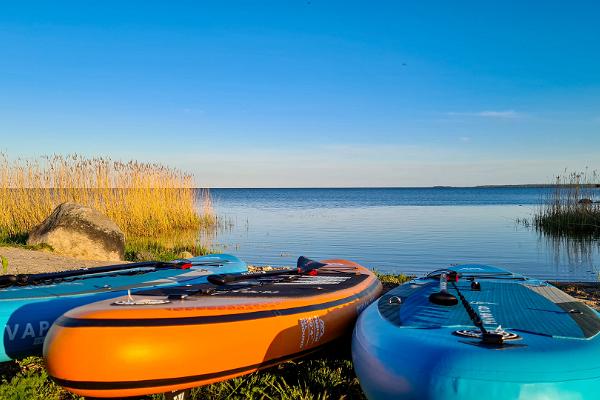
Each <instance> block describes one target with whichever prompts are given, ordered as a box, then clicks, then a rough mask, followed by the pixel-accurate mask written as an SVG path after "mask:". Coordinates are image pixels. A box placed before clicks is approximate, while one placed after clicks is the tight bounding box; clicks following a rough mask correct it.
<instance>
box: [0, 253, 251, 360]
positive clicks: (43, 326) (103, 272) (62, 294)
mask: <svg viewBox="0 0 600 400" xmlns="http://www.w3.org/2000/svg"><path fill="white" fill-rule="evenodd" d="M243 271H247V265H246V263H245V262H243V261H241V260H239V259H238V258H237V257H234V256H231V255H228V254H209V255H207V256H201V257H194V258H190V259H186V260H178V261H175V262H169V263H162V262H142V263H133V264H122V265H110V266H106V267H96V268H88V269H82V270H76V271H64V272H57V273H47V274H35V275H16V276H14V275H2V276H0V287H1V288H0V328H2V330H3V332H4V335H3V341H2V344H1V345H0V362H2V361H8V360H10V359H16V358H22V357H26V356H29V355H39V354H41V352H42V346H43V344H44V338H45V336H46V333H47V332H48V329H49V328H50V326H51V325H52V323H53V322H54V321H55V320H56V319H57V318H58V317H60V316H61V315H62V314H63V313H65V312H66V311H68V310H70V309H72V308H75V307H79V306H82V305H84V304H88V303H92V302H95V301H100V300H104V299H108V298H113V297H119V296H123V295H126V294H127V291H128V290H131V291H133V292H135V290H136V289H140V288H146V289H147V288H152V287H163V286H170V285H186V284H197V283H203V282H206V277H207V276H208V275H211V274H215V273H219V274H221V273H236V272H243Z"/></svg>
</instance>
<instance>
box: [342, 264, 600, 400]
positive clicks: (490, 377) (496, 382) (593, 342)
mask: <svg viewBox="0 0 600 400" xmlns="http://www.w3.org/2000/svg"><path fill="white" fill-rule="evenodd" d="M599 331H600V318H599V317H598V314H597V312H596V311H594V310H592V309H591V308H589V307H588V306H587V305H585V304H584V303H582V302H580V301H577V300H575V299H574V298H573V297H571V296H569V295H567V294H566V293H564V292H562V291H561V290H559V289H557V288H556V287H554V286H552V285H550V284H549V283H547V282H544V281H540V280H536V279H529V278H527V277H524V276H522V275H517V274H513V273H510V272H509V271H506V270H503V269H501V268H497V267H492V266H486V265H460V266H456V267H449V268H448V269H447V270H443V271H437V272H434V273H432V274H431V275H430V276H428V277H425V278H419V279H414V280H412V281H410V282H408V283H406V284H404V285H401V286H399V287H397V288H395V289H393V290H391V291H389V292H388V293H386V294H385V295H383V296H382V297H381V298H380V299H379V300H378V301H377V302H375V303H373V304H372V305H371V306H369V307H368V308H367V309H366V310H365V311H364V312H363V313H362V314H361V315H360V317H359V319H358V321H357V324H356V327H355V330H354V334H353V339H352V357H353V361H354V368H355V370H356V374H357V376H358V378H359V380H360V384H361V387H362V389H363V391H364V392H365V394H366V396H367V397H368V398H369V399H371V400H379V399H421V400H427V399H444V400H475V399H477V400H479V399H486V400H491V399H498V400H500V399H502V400H508V399H527V400H568V399H573V400H575V399H577V400H587V399H590V400H591V399H598V398H600V397H599V396H600V335H599V334H598V332H599Z"/></svg>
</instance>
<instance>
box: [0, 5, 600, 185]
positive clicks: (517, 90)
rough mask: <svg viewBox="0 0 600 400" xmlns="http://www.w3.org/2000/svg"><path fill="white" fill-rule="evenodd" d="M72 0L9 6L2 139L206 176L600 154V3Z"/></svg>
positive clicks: (426, 175) (335, 179) (449, 177)
mask: <svg viewBox="0 0 600 400" xmlns="http://www.w3.org/2000/svg"><path fill="white" fill-rule="evenodd" d="M523 3H524V2H516V1H515V2H506V1H505V2H496V3H494V4H492V3H491V2H480V1H479V2H475V1H474V2H447V1H440V2H397V1H394V2H369V1H339V2H337V1H322V0H309V1H306V0H304V1H295V0H294V1H291V0H290V1H273V2H263V1H244V2H227V1H211V2H202V1H190V2H184V1H178V2H172V1H162V2H157V1H143V2H136V1H127V2H123V1H119V2H111V1H103V2H95V3H94V4H92V3H91V2H82V1H74V2H68V1H61V2H47V1H44V2H13V3H12V4H3V7H2V8H3V9H2V12H1V13H0V150H2V151H5V152H7V153H8V154H9V155H10V156H11V157H17V156H23V157H30V156H36V155H40V154H47V153H71V152H77V153H83V154H86V155H108V156H111V157H113V158H116V159H138V160H144V161H159V162H163V163H166V164H169V165H173V166H176V167H179V168H182V169H185V170H188V171H191V172H193V173H194V174H195V176H196V181H197V184H198V185H200V186H210V187H254V186H259V187H278V186H284V187H286V186H292V187H293V186H429V185H478V184H516V183H531V182H546V181H549V180H550V179H551V177H552V176H553V175H555V174H557V173H558V172H560V171H562V170H563V169H564V168H569V169H581V168H584V167H586V166H589V167H590V168H592V169H594V168H599V167H600V165H599V164H600V51H599V50H600V24H599V23H598V20H599V18H600V4H598V3H596V2H592V1H590V2H569V3H565V2H563V1H539V2H538V1H535V2H534V1H532V2H527V4H523Z"/></svg>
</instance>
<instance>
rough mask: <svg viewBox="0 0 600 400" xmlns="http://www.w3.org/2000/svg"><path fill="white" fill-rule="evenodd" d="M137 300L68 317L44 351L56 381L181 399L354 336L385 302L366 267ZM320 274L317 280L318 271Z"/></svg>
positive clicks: (170, 291)
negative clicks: (366, 315)
mask: <svg viewBox="0 0 600 400" xmlns="http://www.w3.org/2000/svg"><path fill="white" fill-rule="evenodd" d="M323 263H325V264H326V265H325V266H324V267H321V268H319V269H318V270H316V275H310V274H300V275H287V276H269V277H267V276H265V277H264V278H258V279H253V280H251V281H246V282H234V283H230V284H227V285H222V286H219V285H208V284H204V285H193V286H180V287H174V288H164V289H156V290H150V291H147V292H138V293H137V294H135V295H132V296H129V297H127V296H126V297H122V298H118V299H111V300H106V301H101V302H97V303H93V304H89V305H86V306H84V307H79V308H76V309H74V310H71V311H69V312H67V313H65V314H64V315H63V316H62V317H61V318H60V319H59V320H57V321H56V322H55V324H54V325H53V326H52V328H51V329H50V331H49V333H48V336H47V339H46V342H45V344H44V356H45V357H46V363H47V369H48V372H49V374H50V376H52V377H53V378H54V380H55V381H56V382H57V383H58V384H60V385H61V386H64V387H65V388H66V389H68V390H70V391H71V392H74V393H76V394H79V395H83V396H92V397H125V396H139V395H145V394H152V393H161V392H168V391H177V390H184V389H188V388H191V387H195V386H200V385H205V384H209V383H213V382H218V381H222V380H226V379H229V378H233V377H235V376H240V375H244V374H248V373H250V372H253V371H256V370H258V369H261V368H266V367H270V366H273V365H275V364H278V363H280V362H283V361H286V360H290V359H293V358H297V357H301V356H303V355H305V354H307V353H310V352H312V351H314V350H316V349H317V348H319V347H320V346H322V345H324V344H326V343H328V342H330V341H332V340H334V339H336V338H338V337H339V336H341V335H342V334H344V333H345V332H348V331H349V330H350V329H351V328H352V327H353V326H354V322H355V320H356V317H357V316H358V314H359V313H360V312H361V311H362V310H363V309H364V308H365V307H366V306H367V305H368V304H369V303H371V302H372V301H373V300H374V299H375V298H377V297H378V296H379V295H380V293H381V288H382V287H381V283H380V282H379V280H378V279H377V277H375V275H374V274H373V273H372V272H371V271H369V270H367V269H366V268H364V267H362V266H360V265H358V264H356V263H353V262H350V261H345V260H326V261H323ZM313 273H314V271H313Z"/></svg>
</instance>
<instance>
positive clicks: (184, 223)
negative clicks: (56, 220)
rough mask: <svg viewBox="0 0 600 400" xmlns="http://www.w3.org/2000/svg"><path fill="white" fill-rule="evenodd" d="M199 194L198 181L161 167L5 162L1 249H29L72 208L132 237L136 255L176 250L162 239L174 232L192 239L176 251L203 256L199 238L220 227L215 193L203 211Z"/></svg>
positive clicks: (74, 160)
mask: <svg viewBox="0 0 600 400" xmlns="http://www.w3.org/2000/svg"><path fill="white" fill-rule="evenodd" d="M196 194H197V193H196V189H194V188H193V177H192V176H191V175H189V174H186V173H184V172H181V171H179V170H176V169H173V168H169V167H166V166H164V165H161V164H156V163H141V162H137V161H130V162H126V163H125V162H120V161H113V160H111V159H110V158H101V157H95V158H85V157H83V156H80V155H70V156H60V155H54V156H44V157H40V158H38V159H33V160H22V159H17V160H12V161H11V160H10V159H9V158H8V156H7V155H5V154H0V241H4V242H13V243H17V244H19V243H24V241H25V240H26V237H27V233H28V232H29V231H30V230H31V229H32V228H33V227H35V226H36V225H38V224H39V223H40V222H41V221H43V220H44V219H45V218H46V217H47V216H48V215H49V214H50V213H51V212H52V210H53V209H54V207H56V206H57V205H58V204H60V203H64V202H67V201H69V202H74V203H78V204H82V205H86V206H89V207H92V208H95V209H97V210H98V211H100V212H101V213H103V214H105V215H107V216H108V217H109V218H110V219H111V220H113V221H114V222H115V223H116V224H117V225H118V226H119V228H121V230H122V231H123V232H124V233H125V236H126V240H127V242H128V243H129V254H131V253H133V252H135V251H137V250H139V249H146V250H148V251H150V252H151V253H156V252H158V253H160V252H162V251H164V250H165V249H167V248H168V247H169V245H168V244H167V243H166V242H167V241H161V240H160V238H161V237H169V238H172V237H173V232H188V233H189V232H193V233H192V234H187V235H185V236H181V238H180V239H181V240H179V241H178V243H177V244H176V245H174V246H171V247H177V248H181V249H185V250H195V252H196V253H198V251H199V250H202V249H199V248H197V245H196V243H195V241H196V240H197V232H198V230H199V229H201V228H203V227H211V226H213V225H214V224H215V217H214V214H213V210H212V204H211V200H210V195H209V193H208V191H203V192H202V193H201V196H200V199H201V200H200V201H201V202H202V204H200V205H199V206H198V205H197V204H196V201H197V197H196ZM148 238H151V240H149V239H148ZM170 241H171V242H172V240H170ZM171 252H173V251H171ZM138 253H139V252H138Z"/></svg>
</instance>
